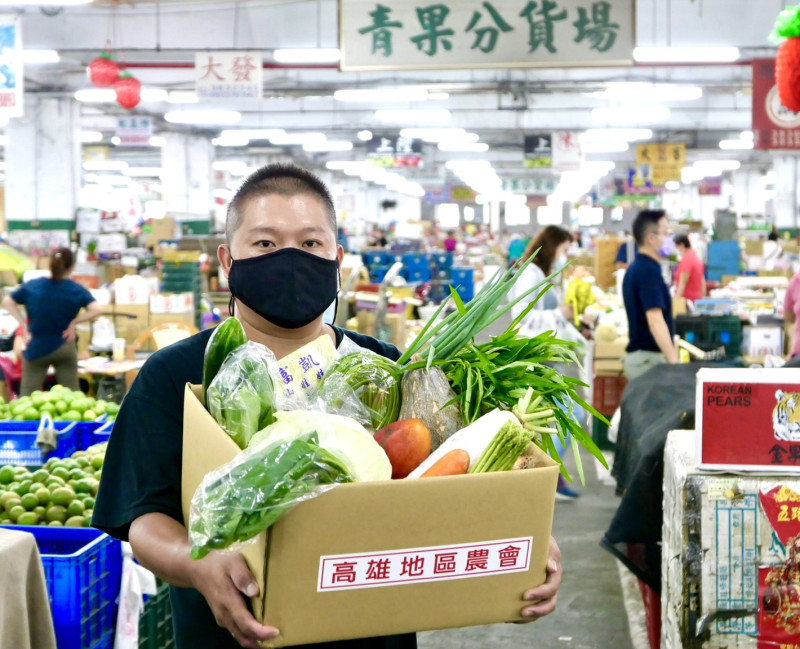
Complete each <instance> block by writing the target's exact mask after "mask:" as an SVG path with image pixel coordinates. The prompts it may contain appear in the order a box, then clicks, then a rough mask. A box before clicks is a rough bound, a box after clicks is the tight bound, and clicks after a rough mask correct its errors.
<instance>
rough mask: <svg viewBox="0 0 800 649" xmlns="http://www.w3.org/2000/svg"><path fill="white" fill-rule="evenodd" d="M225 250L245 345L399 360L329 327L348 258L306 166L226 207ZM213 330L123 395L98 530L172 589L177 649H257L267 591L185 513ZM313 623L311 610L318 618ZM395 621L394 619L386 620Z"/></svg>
mask: <svg viewBox="0 0 800 649" xmlns="http://www.w3.org/2000/svg"><path fill="white" fill-rule="evenodd" d="M226 230H227V232H226V234H227V244H225V245H222V246H220V248H219V250H218V253H217V254H218V257H219V261H220V264H221V266H222V269H223V271H224V272H225V274H226V275H227V276H228V281H229V284H230V287H231V293H232V296H233V302H234V303H235V311H236V315H237V317H238V318H239V319H240V320H241V322H242V325H243V326H244V330H245V332H246V334H247V338H248V340H250V341H255V342H258V343H261V344H263V345H265V346H266V347H268V348H269V349H270V350H272V351H273V353H274V354H275V356H276V357H277V358H279V359H280V358H283V357H284V356H286V355H287V354H290V353H292V352H294V351H296V350H297V349H299V348H301V347H302V346H303V345H305V344H306V343H309V342H311V341H312V340H315V339H316V338H318V337H319V336H321V335H328V336H330V337H331V338H332V339H333V340H334V342H335V344H336V345H337V346H338V345H339V343H341V341H342V338H343V337H344V336H345V335H346V336H347V337H348V338H350V339H351V340H353V341H354V342H355V343H357V344H358V345H361V346H362V347H365V348H367V349H370V350H372V351H374V352H376V353H378V354H381V355H383V356H386V357H389V358H392V359H397V358H399V352H398V350H397V349H396V348H395V347H393V346H392V345H388V344H386V343H383V342H379V341H377V340H375V339H373V338H370V337H368V336H362V335H359V334H355V333H352V332H349V331H348V332H345V331H344V330H342V329H338V328H336V327H331V326H329V325H326V324H324V322H323V314H324V312H325V310H326V308H327V307H328V306H329V305H330V304H331V302H333V300H334V298H335V297H336V292H337V280H338V272H339V266H340V264H341V261H342V256H343V251H342V248H341V247H340V246H337V244H336V214H335V210H334V206H333V201H332V199H331V196H330V194H329V192H328V190H327V188H326V187H325V185H323V184H322V182H321V181H320V180H319V179H318V178H316V177H315V176H313V175H312V174H310V173H308V172H307V171H305V170H303V169H300V168H299V167H295V166H291V165H269V166H267V167H264V168H262V169H260V170H258V171H256V172H255V173H254V174H252V175H251V176H250V177H249V178H248V179H247V180H246V181H245V182H244V184H243V185H242V186H241V188H240V189H239V190H238V192H237V193H236V195H235V196H234V198H233V200H232V201H231V203H230V205H229V207H228V215H227V223H226ZM210 333H211V332H210V331H204V332H202V333H200V334H197V335H195V336H192V337H191V338H188V339H186V340H184V341H181V342H179V343H176V344H174V345H171V346H169V347H167V348H165V349H163V350H161V351H159V352H157V353H155V354H153V356H151V357H150V358H149V359H148V361H147V363H146V364H145V366H144V367H143V368H142V371H141V372H140V374H139V376H138V377H137V379H136V381H135V382H134V384H133V385H132V386H131V390H130V392H129V393H128V395H127V396H126V398H125V401H124V403H123V405H122V408H121V409H120V412H119V415H118V418H117V421H116V424H115V426H114V434H113V435H112V439H111V441H110V443H109V446H108V450H107V452H106V458H105V464H104V471H103V478H102V481H101V485H100V491H99V494H98V498H97V502H96V504H95V508H94V516H93V519H92V523H93V525H95V526H96V527H98V528H100V529H102V530H104V531H106V532H108V533H109V534H112V535H113V536H115V537H117V538H120V539H125V540H129V541H130V543H131V546H132V547H133V552H134V555H135V556H136V557H137V559H138V560H139V561H140V562H141V563H142V565H144V566H145V567H147V568H149V569H150V570H152V571H153V572H154V573H155V574H156V575H158V576H159V577H161V578H162V579H164V580H165V581H167V582H168V583H170V584H171V586H172V588H171V592H170V595H171V597H170V599H171V603H172V615H173V625H174V628H175V637H176V646H177V648H178V649H196V648H200V647H202V648H203V649H234V648H236V647H239V646H242V647H248V648H251V649H256V648H257V647H258V646H259V645H258V642H259V641H264V640H269V639H271V638H275V637H276V636H277V635H278V634H279V630H278V629H276V628H274V627H271V626H264V625H261V624H259V623H258V622H256V620H255V618H254V617H253V616H252V614H251V613H250V611H249V610H248V607H247V604H246V600H245V598H244V595H247V596H248V597H251V596H256V595H258V586H257V584H256V581H255V579H254V578H253V576H252V574H251V573H250V571H249V570H248V568H247V565H246V563H245V561H244V559H243V558H242V557H241V555H239V554H232V553H220V552H212V553H211V554H210V555H209V556H207V557H206V558H204V559H201V560H199V561H193V560H192V559H190V558H189V551H190V544H189V540H188V537H187V532H186V527H185V526H184V521H183V517H182V515H181V502H180V486H181V446H182V435H183V421H182V413H183V390H184V386H185V384H186V383H187V382H189V383H195V384H197V383H200V382H201V381H202V375H203V367H202V365H203V352H204V350H205V346H206V343H207V341H208V338H209V336H210ZM560 560H561V556H560V553H559V551H558V547H557V546H556V545H555V542H551V551H550V560H549V562H548V577H547V581H546V582H545V584H543V585H541V586H539V587H538V588H533V589H531V590H529V591H526V593H525V594H524V595H525V596H526V597H525V598H526V599H527V600H529V602H528V603H526V605H525V606H524V608H523V609H522V610H523V614H524V615H525V616H526V617H527V618H528V619H530V620H533V619H536V618H538V617H541V616H542V615H546V614H547V613H549V612H551V611H552V610H553V609H554V608H555V601H556V594H557V590H558V586H559V585H560V582H561V571H560V568H559V562H560ZM309 614H310V615H312V616H313V611H310V612H309ZM389 614H391V613H390V612H387V615H389ZM316 646H318V647H330V648H331V649H333V648H334V647H335V648H336V649H345V648H348V649H390V648H391V649H414V647H415V646H416V636H415V635H414V634H407V635H404V636H398V637H391V638H374V639H367V640H358V641H352V642H344V643H335V644H333V643H331V644H326V645H316Z"/></svg>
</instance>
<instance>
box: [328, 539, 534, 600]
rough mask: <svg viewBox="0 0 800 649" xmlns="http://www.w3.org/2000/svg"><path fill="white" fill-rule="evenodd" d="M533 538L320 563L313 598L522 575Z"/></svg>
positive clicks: (330, 559)
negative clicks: (322, 594) (360, 590)
mask: <svg viewBox="0 0 800 649" xmlns="http://www.w3.org/2000/svg"><path fill="white" fill-rule="evenodd" d="M532 547H533V537H531V536H527V537H523V538H517V539H501V540H494V541H482V542H478V543H462V544H459V545H440V546H436V547H425V548H409V549H404V550H390V551H386V552H364V553H361V554H337V555H330V556H324V557H320V560H319V581H318V585H317V592H328V591H335V590H351V589H357V588H375V587H379V586H397V585H401V584H413V583H419V582H427V581H447V580H449V579H466V578H469V577H487V576H490V575H498V574H504V573H508V572H525V571H527V570H528V568H529V567H530V558H531V548H532Z"/></svg>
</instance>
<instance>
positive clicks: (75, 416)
mask: <svg viewBox="0 0 800 649" xmlns="http://www.w3.org/2000/svg"><path fill="white" fill-rule="evenodd" d="M64 419H66V420H67V421H81V420H82V419H83V415H82V414H81V413H80V412H78V411H77V410H67V412H65V413H64Z"/></svg>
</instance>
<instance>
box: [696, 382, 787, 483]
mask: <svg viewBox="0 0 800 649" xmlns="http://www.w3.org/2000/svg"><path fill="white" fill-rule="evenodd" d="M695 421H696V425H695V428H696V430H697V463H698V466H700V467H702V468H704V469H713V470H717V469H719V470H733V471H777V472H783V473H790V472H794V471H798V472H800V369H783V368H778V369H732V368H725V369H716V368H704V369H701V370H699V371H698V372H697V402H696V417H695Z"/></svg>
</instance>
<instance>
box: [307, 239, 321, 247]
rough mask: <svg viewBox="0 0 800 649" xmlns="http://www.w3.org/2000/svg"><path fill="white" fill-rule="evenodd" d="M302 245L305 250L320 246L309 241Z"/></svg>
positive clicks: (316, 242) (318, 243) (317, 242)
mask: <svg viewBox="0 0 800 649" xmlns="http://www.w3.org/2000/svg"><path fill="white" fill-rule="evenodd" d="M303 245H304V246H305V247H306V248H316V247H317V246H321V245H322V243H320V242H319V241H313V240H310V241H306V242H305V243H304V244H303Z"/></svg>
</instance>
